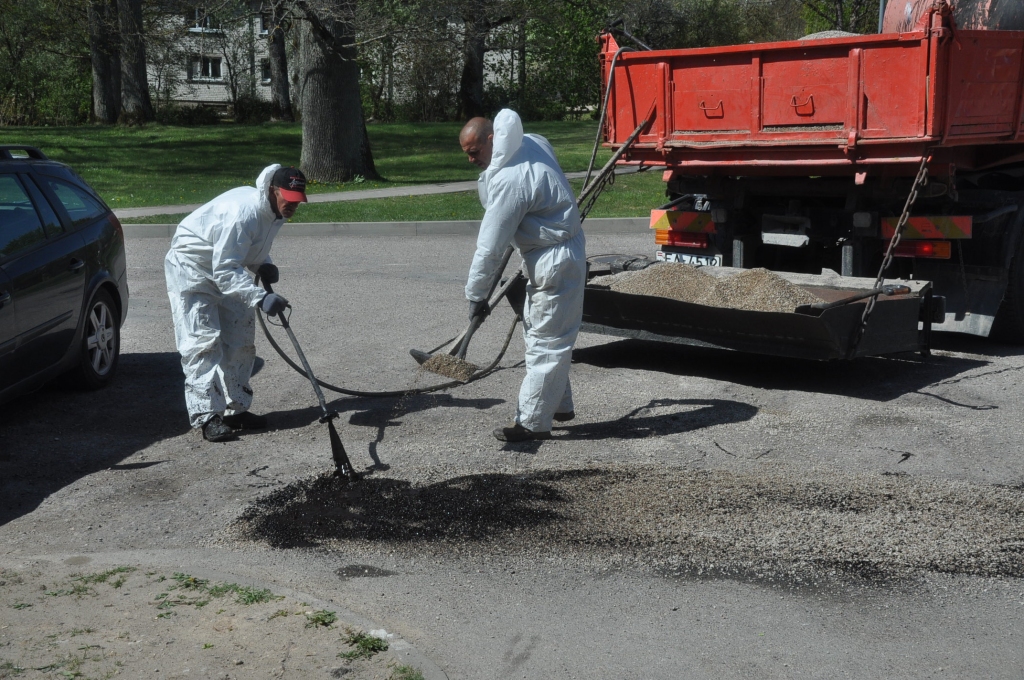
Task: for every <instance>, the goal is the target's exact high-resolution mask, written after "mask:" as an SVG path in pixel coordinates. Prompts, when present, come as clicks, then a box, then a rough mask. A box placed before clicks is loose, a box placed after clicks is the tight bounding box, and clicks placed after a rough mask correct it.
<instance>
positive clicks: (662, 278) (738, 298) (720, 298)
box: [608, 263, 821, 313]
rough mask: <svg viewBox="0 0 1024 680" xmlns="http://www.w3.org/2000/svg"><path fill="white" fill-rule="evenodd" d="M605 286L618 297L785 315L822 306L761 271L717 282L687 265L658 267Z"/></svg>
mask: <svg viewBox="0 0 1024 680" xmlns="http://www.w3.org/2000/svg"><path fill="white" fill-rule="evenodd" d="M608 284H609V285H610V287H611V289H612V290H614V291H617V292H619V293H628V294H631V295H653V296H656V297H664V298H669V299H672V300H680V301H682V302H691V303H693V304H697V305H707V306H709V307H726V308H729V309H742V310H747V311H755V312H783V313H787V312H792V311H793V310H794V309H796V308H797V307H798V306H800V305H808V304H813V303H815V302H821V298H819V297H817V296H816V295H812V294H811V293H809V292H807V291H806V290H804V289H803V288H800V287H799V286H796V285H794V284H792V283H790V282H789V281H786V280H785V279H783V278H782V277H780V276H779V275H778V274H775V273H774V272H770V271H768V270H767V269H760V268H759V269H745V270H743V271H742V272H740V273H738V274H736V275H735V276H729V277H722V278H719V277H716V276H712V275H711V274H708V273H706V272H703V271H701V270H700V269H698V268H696V267H691V266H690V265H688V264H674V263H659V264H655V265H651V266H650V267H648V268H647V269H643V270H641V271H637V272H624V273H622V274H617V275H615V276H614V277H612V278H611V279H610V280H609V281H608Z"/></svg>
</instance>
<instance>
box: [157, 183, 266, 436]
mask: <svg viewBox="0 0 1024 680" xmlns="http://www.w3.org/2000/svg"><path fill="white" fill-rule="evenodd" d="M280 167H281V166H280V165H271V166H268V167H267V168H265V169H264V170H263V172H261V173H260V176H259V178H258V179H257V180H256V187H255V188H254V187H239V188H237V189H232V190H231V191H228V192H225V193H223V194H221V195H220V196H218V197H217V198H215V199H213V200H212V201H210V202H209V203H207V204H206V205H204V206H202V207H200V208H199V209H197V210H196V211H195V212H193V213H192V214H191V215H189V216H188V217H186V218H185V219H184V220H182V222H181V224H179V225H178V228H177V230H176V231H175V232H174V238H173V239H172V240H171V249H170V250H169V251H168V253H167V257H165V258H164V276H165V277H166V279H167V296H168V297H169V298H170V300H171V315H172V317H173V319H174V338H175V341H176V344H177V346H178V352H179V353H180V354H181V367H182V369H184V371H185V404H186V406H187V407H188V415H189V420H190V421H191V423H192V427H202V426H203V425H204V424H205V423H206V422H207V421H208V420H209V419H210V418H211V417H213V416H214V415H217V414H227V415H233V414H236V413H242V412H243V411H247V410H248V409H249V406H250V404H252V389H251V388H250V387H249V378H250V376H251V375H252V366H253V362H254V361H255V358H256V343H255V340H256V323H255V322H256V312H255V307H256V305H258V304H259V303H260V301H261V300H262V299H263V297H264V296H265V295H266V291H264V290H263V289H262V288H259V287H257V286H256V285H255V284H254V283H253V274H251V273H250V272H249V271H246V268H248V269H249V270H250V271H252V272H255V271H256V269H258V268H259V266H260V265H262V264H264V263H266V262H270V261H271V260H270V246H271V244H272V243H273V242H274V237H275V236H277V232H278V231H279V230H280V229H281V225H282V224H283V223H284V220H283V219H282V218H279V217H278V216H277V215H276V214H274V210H273V208H271V206H270V198H269V195H268V194H269V190H270V181H271V179H272V178H273V176H274V172H275V171H277V169H278V168H280Z"/></svg>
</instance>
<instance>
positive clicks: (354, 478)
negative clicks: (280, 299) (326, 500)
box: [263, 281, 359, 482]
mask: <svg viewBox="0 0 1024 680" xmlns="http://www.w3.org/2000/svg"><path fill="white" fill-rule="evenodd" d="M263 287H264V288H265V289H266V291H267V292H268V293H273V292H274V289H273V288H272V287H271V285H270V284H269V283H267V282H266V281H264V282H263ZM277 318H278V319H280V320H281V325H282V326H284V330H285V332H287V333H288V339H289V340H291V341H292V347H294V348H295V353H296V354H298V355H299V361H300V362H301V363H302V368H303V369H305V371H306V377H307V378H309V382H310V384H312V385H313V391H314V392H315V393H316V398H317V399H318V400H319V402H320V410H321V411H322V412H323V415H322V416H320V422H321V423H327V433H328V434H329V435H330V438H331V455H332V456H334V468H335V470H334V474H335V476H337V477H344V478H345V479H346V480H347V481H349V482H358V481H359V473H357V472H356V471H355V470H353V469H352V463H351V462H350V461H349V459H348V454H347V453H345V445H344V444H342V443H341V437H340V436H339V435H338V430H337V429H336V428H335V427H334V419H335V418H337V417H338V415H339V414H338V412H337V411H329V410H328V409H327V401H326V400H325V399H324V393H323V391H322V390H321V389H320V383H318V382H317V380H316V376H314V375H313V369H312V368H310V367H309V362H308V361H306V355H305V354H303V353H302V348H301V347H299V341H298V340H296V339H295V333H293V332H292V327H291V324H289V323H288V318H287V317H286V316H285V315H284V312H281V313H280V314H278V315H277Z"/></svg>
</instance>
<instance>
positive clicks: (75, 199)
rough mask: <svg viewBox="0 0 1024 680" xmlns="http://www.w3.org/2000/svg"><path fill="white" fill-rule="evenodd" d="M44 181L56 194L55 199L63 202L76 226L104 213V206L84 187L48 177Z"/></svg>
mask: <svg viewBox="0 0 1024 680" xmlns="http://www.w3.org/2000/svg"><path fill="white" fill-rule="evenodd" d="M46 182H47V184H49V185H50V188H51V189H53V193H55V194H57V200H59V201H60V202H61V203H63V204H64V209H65V210H67V211H68V215H70V216H71V223H72V224H74V225H75V226H76V227H77V226H79V225H81V224H85V223H87V222H91V221H93V220H95V219H96V218H98V217H102V216H103V215H105V214H106V212H107V210H106V208H104V207H103V206H102V205H100V203H99V201H97V200H96V199H95V198H93V197H92V196H90V195H89V192H87V191H86V190H85V189H82V188H80V187H76V186H75V185H73V184H68V183H66V182H61V181H60V180H57V179H50V178H49V177H47V178H46Z"/></svg>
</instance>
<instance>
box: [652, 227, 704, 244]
mask: <svg viewBox="0 0 1024 680" xmlns="http://www.w3.org/2000/svg"><path fill="white" fill-rule="evenodd" d="M654 242H655V243H656V244H657V245H659V246H678V247H680V248H707V247H708V235H707V234H692V233H690V232H686V231H671V230H669V229H659V230H658V231H656V232H654Z"/></svg>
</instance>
